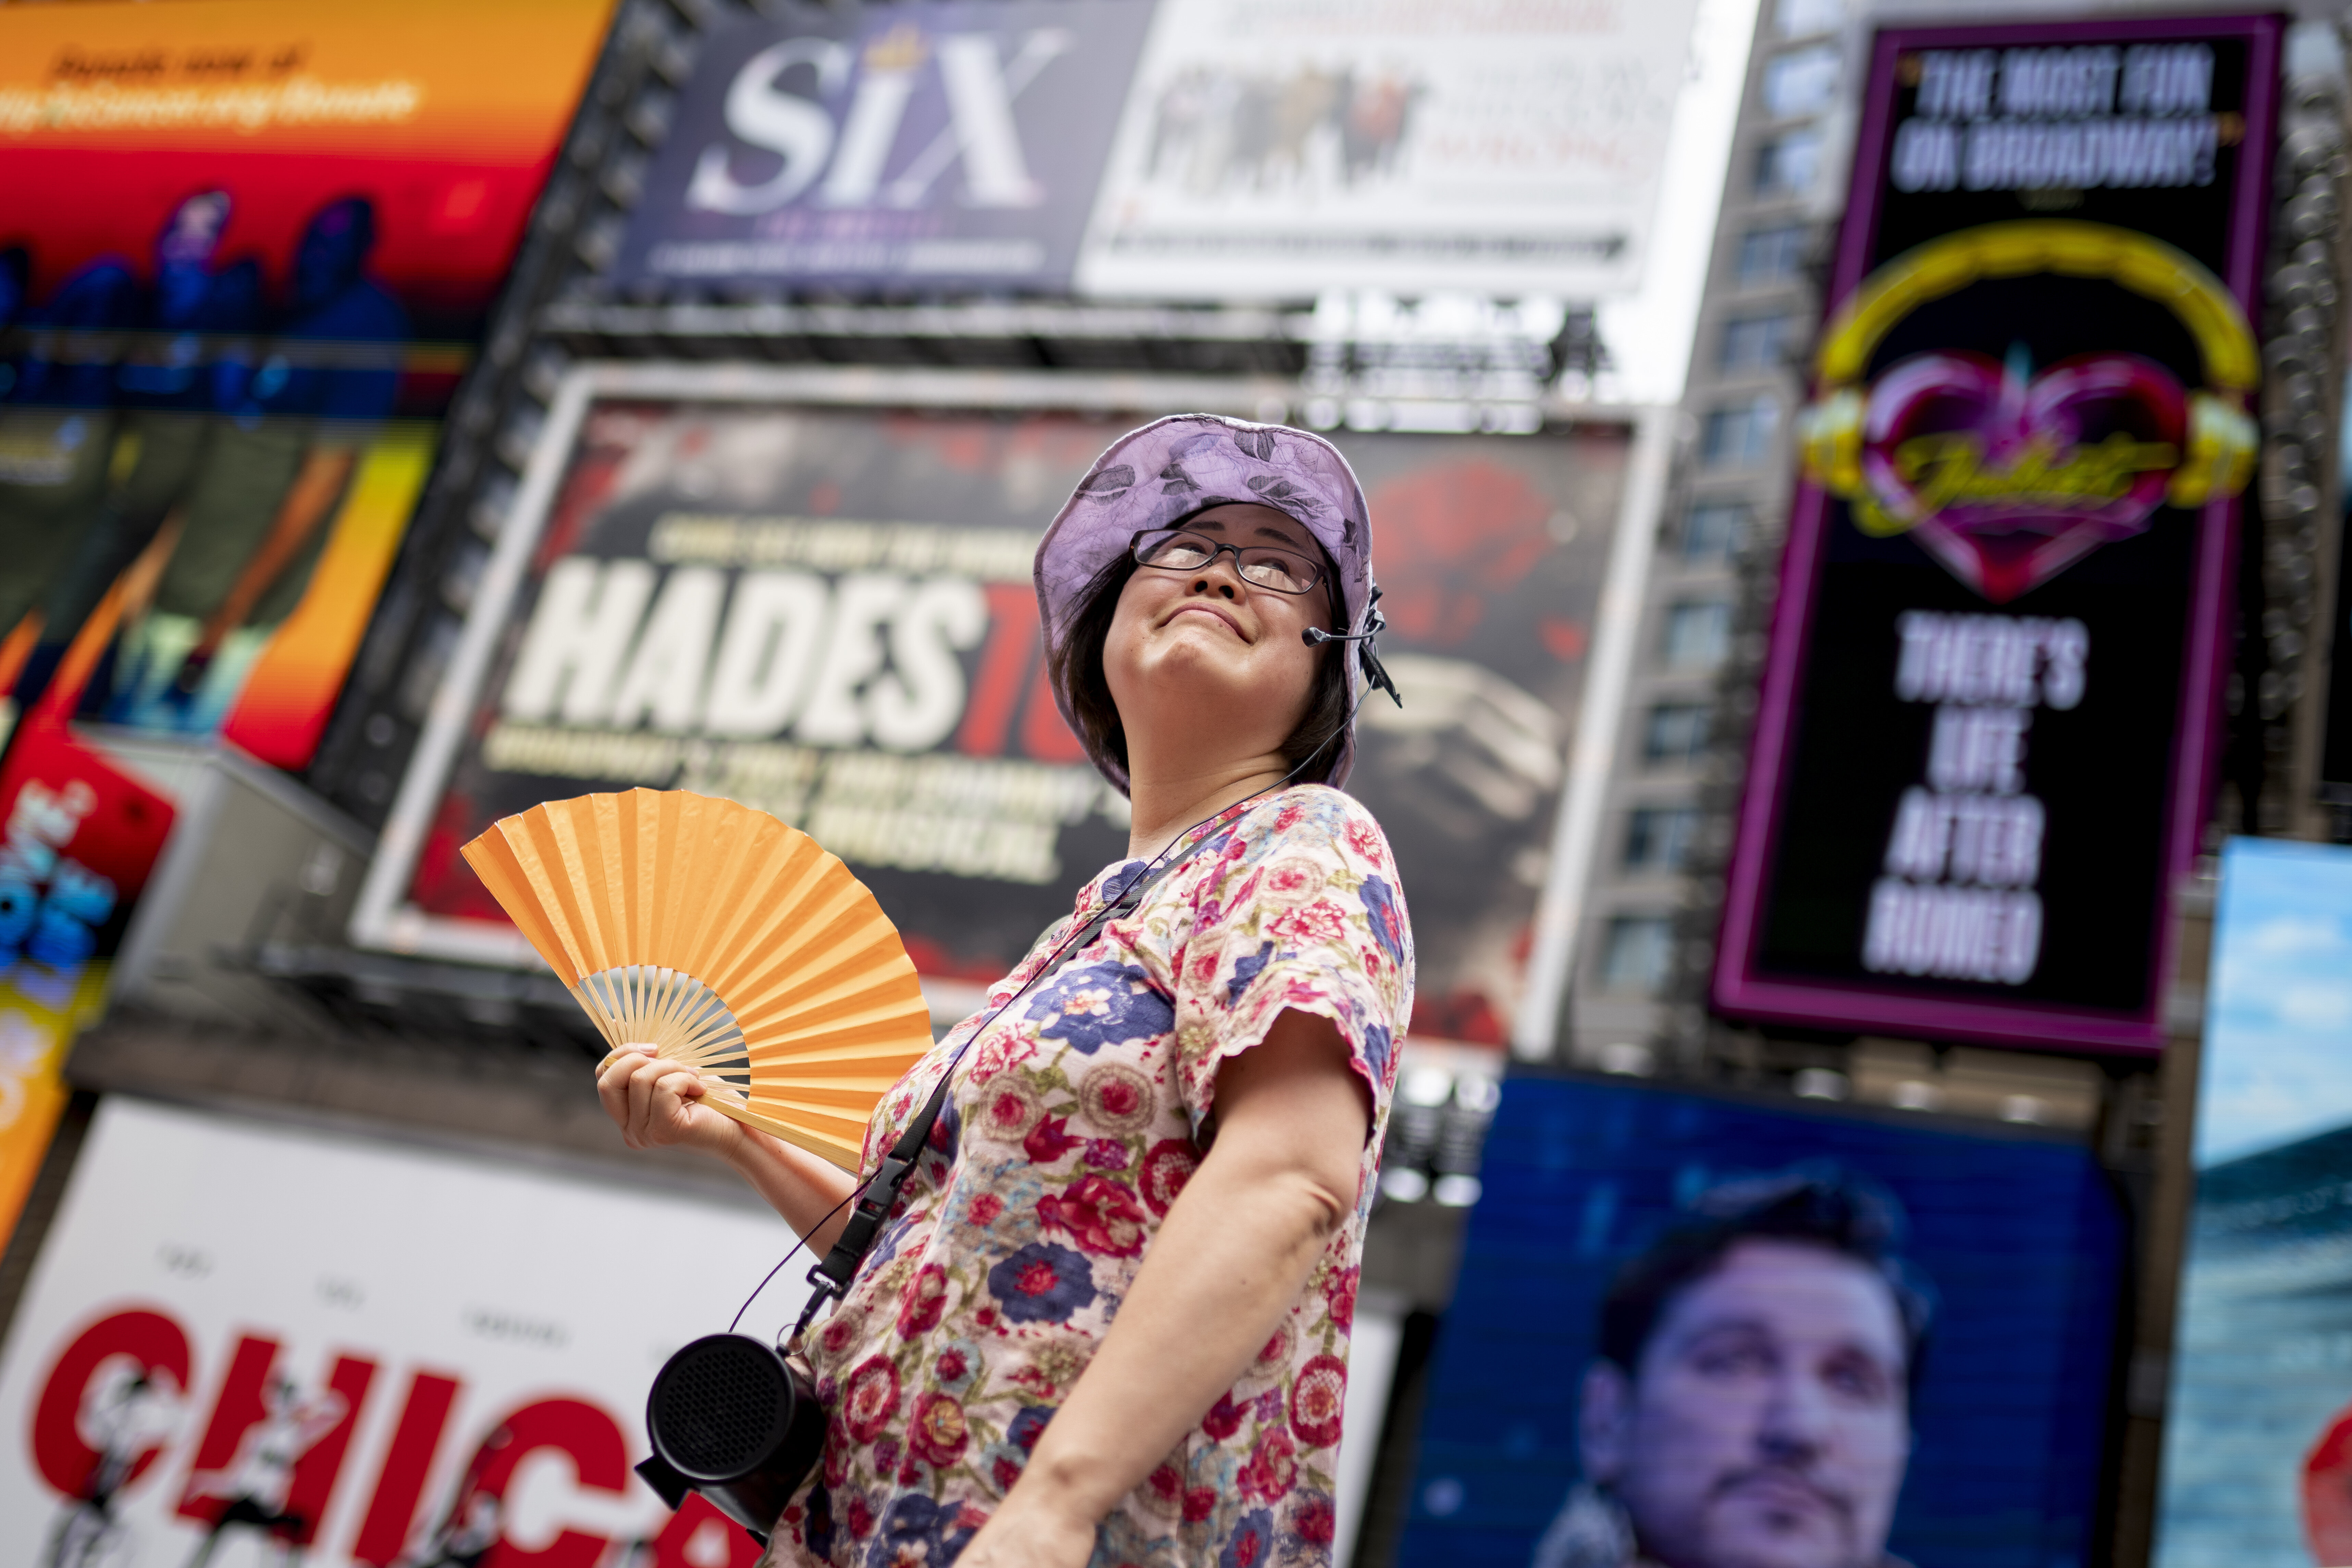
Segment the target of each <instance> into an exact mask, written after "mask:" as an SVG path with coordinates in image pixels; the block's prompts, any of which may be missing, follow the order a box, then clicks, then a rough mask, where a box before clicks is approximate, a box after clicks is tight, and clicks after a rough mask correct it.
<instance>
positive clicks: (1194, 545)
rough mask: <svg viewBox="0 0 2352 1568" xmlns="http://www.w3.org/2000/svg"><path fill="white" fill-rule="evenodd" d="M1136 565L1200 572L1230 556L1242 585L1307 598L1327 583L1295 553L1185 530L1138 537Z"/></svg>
mask: <svg viewBox="0 0 2352 1568" xmlns="http://www.w3.org/2000/svg"><path fill="white" fill-rule="evenodd" d="M1228 552H1230V553H1231V554H1232V555H1233V558H1234V565H1235V566H1236V567H1237V568H1238V569H1239V570H1240V572H1241V574H1242V581H1243V582H1244V583H1247V584H1250V585H1251V586H1252V587H1256V588H1271V589H1273V590H1274V591H1275V592H1276V593H1277V594H1307V593H1312V592H1314V589H1315V585H1316V584H1318V583H1320V582H1322V581H1323V567H1322V564H1321V563H1319V562H1316V561H1312V560H1309V559H1308V558H1307V557H1306V556H1304V555H1301V554H1299V553H1298V552H1297V551H1295V550H1282V549H1278V548H1276V546H1274V545H1271V544H1230V543H1227V542H1225V541H1223V540H1222V539H1212V538H1210V537H1209V536H1208V535H1207V534H1205V533H1194V532H1192V531H1191V530H1190V529H1183V528H1148V529H1145V530H1144V531H1142V532H1140V533H1139V534H1137V535H1136V536H1135V562H1136V564H1137V565H1139V566H1153V567H1157V568H1158V569H1160V571H1162V572H1197V571H1199V570H1200V569H1201V568H1202V567H1203V566H1206V565H1208V564H1209V563H1211V562H1213V561H1214V560H1215V559H1216V558H1217V557H1218V556H1220V555H1223V554H1226V553H1228Z"/></svg>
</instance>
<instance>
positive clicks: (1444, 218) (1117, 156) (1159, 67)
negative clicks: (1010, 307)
mask: <svg viewBox="0 0 2352 1568" xmlns="http://www.w3.org/2000/svg"><path fill="white" fill-rule="evenodd" d="M1695 12H1696V5H1695V0H1659V3H1657V4H1652V5H1487V4H1485V3H1483V0H1381V3H1377V4H1375V3H1371V0H1359V3H1356V4H1351V5H1345V6H1337V7H1335V6H1333V5H1330V4H1328V0H1158V11H1157V14H1156V16H1154V17H1153V20H1152V26H1151V37H1150V43H1149V44H1148V45H1146V47H1145V48H1144V52H1143V60H1142V63H1141V65H1140V66H1139V68H1137V71H1136V79H1135V88H1134V90H1133V91H1131V92H1130V93H1129V95H1128V98H1127V103H1126V111H1125V114H1124V116H1123V117H1122V118H1121V120H1120V121H1119V128H1118V142H1117V143H1116V145H1115V146H1114V148H1113V150H1112V152H1111V156H1110V164H1109V168H1108V172H1107V173H1106V174H1105V176H1104V180H1103V187H1102V194H1101V197H1100V199H1099V200H1098V201H1097V203H1096V205H1095V209H1094V216H1093V220H1092V221H1091V222H1090V223H1089V224H1088V226H1087V241H1086V247H1085V248H1084V250H1083V251H1082V252H1081V253H1080V256H1079V259H1078V275H1077V284H1078V289H1079V290H1080V292H1082V293H1087V294H1094V295H1117V296H1128V297H1137V296H1141V297H1150V298H1158V299H1177V300H1282V299H1308V298H1313V297H1314V296H1316V295H1318V294H1320V293H1321V292H1323V291H1324V290H1326V289H1382V290H1386V291H1388V292H1391V293H1402V294H1421V293H1424V292H1427V291H1430V290H1447V291H1454V292H1460V291H1465V290H1466V291H1470V292H1474V293H1478V292H1483V293H1486V294H1490V295H1502V296H1506V297H1513V296H1518V295H1525V294H1540V295H1550V296H1554V297H1565V298H1569V299H1578V300H1590V299H1592V298H1595V297H1597V296H1605V295H1610V294H1622V293H1631V292H1633V290H1634V289H1637V288H1638V287H1639V286H1640V284H1641V279H1642V277H1643V271H1644V270H1645V268H1646V267H1647V264H1648V261H1649V254H1648V249H1649V247H1648V239H1649V232H1650V222H1651V217H1652V216H1653V213H1654V209H1655V208H1656V206H1657V202H1658V192H1659V182H1660V178H1661V175H1662V174H1663V171H1664V163H1665V155H1666V132H1667V130H1668V127H1669V126H1670V125H1671V123H1672V121H1673V119H1674V111H1675V101H1676V99H1677V96H1678V95H1679V93H1680V91H1681V89H1682V85H1683V74H1684V61H1685V58H1686V56H1687V54H1688V51H1689V47H1690V33H1691V21H1692V17H1693V16H1694V14H1695Z"/></svg>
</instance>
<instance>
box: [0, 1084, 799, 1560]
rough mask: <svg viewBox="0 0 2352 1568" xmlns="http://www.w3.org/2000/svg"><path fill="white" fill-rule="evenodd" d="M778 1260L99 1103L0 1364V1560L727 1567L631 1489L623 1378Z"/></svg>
mask: <svg viewBox="0 0 2352 1568" xmlns="http://www.w3.org/2000/svg"><path fill="white" fill-rule="evenodd" d="M791 1245H792V1233H791V1232H790V1231H789V1230H788V1229H787V1228H786V1227H785V1226H784V1225H783V1223H782V1221H781V1220H778V1219H777V1218H776V1217H775V1216H774V1215H771V1214H769V1213H767V1212H766V1211H765V1210H763V1209H759V1208H755V1207H753V1206H750V1205H748V1204H747V1205H742V1206H738V1205H733V1204H730V1203H727V1202H724V1201H720V1200H716V1199H711V1198H708V1197H704V1198H696V1197H691V1196H686V1195H681V1194H673V1193H672V1192H669V1191H667V1190H665V1189H663V1188H662V1187H660V1186H658V1185H654V1184H623V1183H621V1182H620V1181H617V1180H611V1181H603V1180H595V1179H591V1178H587V1177H581V1176H572V1175H567V1174H562V1173H556V1172H552V1171H549V1170H544V1169H537V1168H533V1167H530V1166H527V1165H522V1164H519V1163H500V1162H495V1161H491V1160H487V1159H479V1158H472V1157H467V1156H463V1155H458V1154H453V1153H447V1152H437V1151H430V1150H425V1149H419V1148H414V1147H410V1146H406V1145H402V1144H396V1143H387V1142H373V1141H370V1140H367V1139H362V1138H353V1137H352V1136H350V1135H349V1134H348V1133H345V1132H326V1131H307V1130H298V1129H290V1128H287V1127H281V1126H273V1125H269V1124H266V1123H260V1122H249V1121H237V1120H234V1119H230V1118H226V1117H219V1116H214V1115H210V1114H206V1113H203V1112H198V1111H192V1110H171V1109H165V1108H163V1107H160V1106H154V1105H149V1104H145V1103H142V1102H140V1101H135V1100H108V1101H106V1102H105V1103H103V1104H102V1105H101V1106H100V1108H99V1112H98V1117H97V1120H96V1121H95V1122H94V1123H93V1125H92V1127H91V1129H90V1132H89V1139H88V1141H87V1142H85V1143H84V1145H83V1147H82V1150H81V1154H80V1158H79V1163H78V1164H77V1166H76V1168H75V1172H74V1175H73V1180H72V1182H71V1184H69V1186H68V1191H67V1194H66V1198H65V1203H64V1205H63V1207H62V1208H61V1209H60V1210H59V1211H58V1215H57V1218H56V1221H55V1222H54V1226H53V1228H52V1229H51V1231H50V1233H49V1236H48V1238H47V1243H46V1245H45V1246H44V1247H43V1248H42V1250H41V1255H40V1258H39V1260H38V1262H37V1264H36V1265H35V1267H34V1271H33V1275H32V1279H31V1281H30V1284H29V1285H28V1287H27V1289H26V1295H25V1297H24V1300H23V1301H22V1302H21V1304H20V1305H19V1306H18V1308H17V1310H16V1319H15V1321H14V1322H13V1324H12V1325H11V1326H10V1329H9V1332H8V1338H7V1342H6V1346H5V1352H0V1559H5V1561H7V1562H9V1563H22V1564H26V1568H34V1565H38V1568H86V1565H89V1564H97V1563H184V1562H188V1561H190V1560H191V1559H192V1558H194V1557H195V1556H196V1554H197V1552H198V1551H199V1549H200V1548H201V1547H202V1546H203V1545H204V1543H205V1542H206V1541H207V1540H208V1539H212V1538H217V1539H216V1540H215V1542H214V1544H215V1549H216V1552H217V1561H219V1562H220V1563H224V1564H226V1563H256V1562H271V1561H276V1560H278V1554H279V1553H280V1552H282V1551H283V1550H284V1549H285V1548H286V1547H288V1546H291V1547H292V1548H294V1549H295V1550H297V1551H299V1552H300V1554H301V1557H302V1560H303V1561H304V1562H306V1563H318V1564H321V1565H322V1568H346V1565H360V1564H365V1565H368V1568H392V1565H393V1564H395V1563H398V1564H415V1563H436V1562H438V1563H453V1562H459V1563H462V1562H481V1561H483V1560H484V1554H485V1552H490V1553H491V1555H490V1556H489V1557H488V1561H490V1562H493V1563H497V1562H504V1563H530V1562H542V1563H588V1564H593V1563H599V1562H611V1561H620V1562H629V1563H639V1564H643V1565H645V1568H751V1563H752V1562H753V1561H754V1560H755V1559H756V1558H757V1556H758V1551H757V1549H756V1548H755V1547H754V1546H753V1545H752V1542H751V1539H750V1537H748V1536H746V1535H745V1534H744V1533H743V1532H742V1531H740V1530H737V1529H735V1528H733V1527H732V1526H730V1525H727V1524H726V1523H725V1522H724V1521H721V1520H719V1519H718V1518H717V1516H716V1515H715V1514H714V1513H712V1512H711V1511H709V1510H708V1508H707V1506H706V1505H704V1504H702V1503H700V1502H699V1501H690V1502H689V1503H688V1507H687V1508H686V1509H685V1510H681V1511H680V1512H679V1514H678V1515H677V1516H676V1517H675V1518H672V1517H671V1516H670V1515H669V1513H668V1511H667V1510H665V1509H664V1508H663V1507H662V1505H661V1503H660V1501H659V1500H658V1499H656V1497H655V1496H654V1494H653V1493H652V1492H651V1491H650V1490H648V1489H646V1487H645V1485H644V1484H643V1483H642V1482H640V1481H639V1480H638V1479H636V1478H635V1476H634V1475H632V1474H630V1472H629V1467H630V1466H632V1465H634V1464H635V1463H636V1462H637V1461H638V1460H640V1459H642V1458H645V1457H646V1452H647V1450H646V1438H645V1433H644V1426H643V1421H644V1410H645V1400H646V1388H647V1386H648V1385H649V1384H650V1383H651V1382H652V1379H653V1374H654V1373H656V1371H657V1370H659V1368H660V1366H661V1364H662V1363H663V1362H664V1361H665V1360H667V1358H668V1356H669V1354H670V1352H673V1351H675V1350H677V1348H678V1346H680V1345H682V1344H684V1343H685V1342H687V1341H688V1340H690V1339H694V1338H696V1337H697V1336H698V1335H701V1334H705V1333H716V1332H718V1331H720V1330H723V1329H724V1328H725V1327H726V1326H727V1321H728V1318H729V1317H730V1314H732V1313H733V1312H734V1311H735V1310H736V1308H737V1307H738V1306H739V1305H740V1304H741V1302H742V1301H743V1299H744V1298H745V1297H746V1296H747V1295H749V1294H750V1293H751V1289H752V1287H753V1286H755V1285H757V1284H758V1283H759V1280H760V1277H761V1275H762V1274H764V1273H765V1272H767V1270H768V1269H769V1268H770V1267H772V1265H773V1264H774V1263H775V1261H776V1259H777V1258H779V1257H781V1256H782V1253H783V1252H784V1250H785V1248H787V1247H790V1246H791ZM656 1253H657V1254H658V1256H659V1258H660V1259H661V1266H660V1267H659V1268H643V1267H631V1266H627V1265H626V1260H627V1259H630V1258H637V1259H643V1258H647V1257H650V1256H653V1255H655V1254H656ZM805 1292H806V1287H805V1286H804V1285H803V1283H802V1281H801V1279H800V1278H799V1274H798V1273H797V1272H796V1271H794V1270H792V1269H786V1270H785V1271H784V1273H783V1275H782V1277H781V1278H779V1279H778V1280H777V1281H776V1283H775V1284H773V1285H772V1286H770V1287H769V1289H768V1290H767V1292H766V1293H764V1294H762V1295H761V1298H760V1300H758V1302H757V1303H756V1304H755V1305H754V1306H753V1307H752V1309H751V1312H750V1313H749V1314H748V1315H747V1316H746V1318H745V1329H744V1331H746V1332H748V1333H757V1334H768V1333H772V1332H774V1331H777V1330H779V1329H781V1328H782V1327H785V1326H788V1325H789V1323H790V1322H791V1321H792V1318H793V1314H794V1313H795V1312H796V1311H797V1310H798V1308H799V1305H800V1302H801V1300H802V1299H803V1296H804V1294H805ZM535 1554H536V1555H535Z"/></svg>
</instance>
